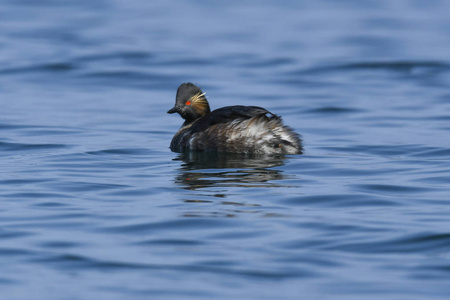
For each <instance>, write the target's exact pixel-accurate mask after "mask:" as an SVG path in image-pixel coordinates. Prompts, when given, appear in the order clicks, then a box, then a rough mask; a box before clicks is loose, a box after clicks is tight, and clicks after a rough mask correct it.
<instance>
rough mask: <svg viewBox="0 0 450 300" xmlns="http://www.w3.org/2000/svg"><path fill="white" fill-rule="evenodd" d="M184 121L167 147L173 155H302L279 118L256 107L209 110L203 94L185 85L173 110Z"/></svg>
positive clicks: (298, 141) (299, 144)
mask: <svg viewBox="0 0 450 300" xmlns="http://www.w3.org/2000/svg"><path fill="white" fill-rule="evenodd" d="M167 113H169V114H173V113H178V114H180V116H181V117H182V118H183V119H184V120H185V121H184V123H183V125H182V126H181V128H180V129H179V130H178V132H177V133H176V134H175V136H174V137H173V139H172V142H171V143H170V149H171V150H172V151H175V152H184V151H190V150H192V151H208V152H229V153H249V154H302V153H303V146H302V140H301V138H300V135H298V134H297V133H295V132H294V131H293V130H292V129H291V128H290V127H288V126H286V125H283V122H282V120H281V117H279V116H277V115H275V114H273V113H271V112H270V111H268V110H267V109H265V108H262V107H259V106H243V105H235V106H226V107H222V108H219V109H216V110H214V111H211V110H210V108H209V103H208V100H207V99H206V97H205V93H204V92H203V91H202V90H201V89H200V88H199V87H198V86H196V85H194V84H192V83H190V82H187V83H183V84H181V85H180V86H179V87H178V90H177V95H176V100H175V106H174V107H173V108H171V109H170V110H169V111H168V112H167Z"/></svg>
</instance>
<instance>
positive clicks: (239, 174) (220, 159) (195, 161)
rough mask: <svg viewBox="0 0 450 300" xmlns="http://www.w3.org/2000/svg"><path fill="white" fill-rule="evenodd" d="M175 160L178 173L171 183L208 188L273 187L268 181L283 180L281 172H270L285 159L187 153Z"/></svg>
mask: <svg viewBox="0 0 450 300" xmlns="http://www.w3.org/2000/svg"><path fill="white" fill-rule="evenodd" d="M175 160H180V161H182V162H183V164H182V165H181V169H180V170H181V174H180V175H179V176H177V178H176V179H175V182H176V183H178V184H180V185H182V186H183V187H184V188H187V189H198V188H204V187H211V186H222V187H223V186H240V187H243V186H245V187H253V186H259V187H261V186H270V187H274V186H277V184H276V183H273V182H271V181H274V180H281V179H284V178H285V177H284V176H283V174H282V171H280V170H275V169H271V168H273V167H277V166H282V165H284V162H285V160H286V157H285V156H267V155H249V154H230V153H204V152H188V153H182V154H180V155H178V157H177V158H176V159H175Z"/></svg>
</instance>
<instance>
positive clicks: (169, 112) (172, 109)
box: [167, 106, 178, 114]
mask: <svg viewBox="0 0 450 300" xmlns="http://www.w3.org/2000/svg"><path fill="white" fill-rule="evenodd" d="M176 112H178V108H177V107H176V106H174V107H172V108H171V109H169V110H168V111H167V113H168V114H173V113H176Z"/></svg>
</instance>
